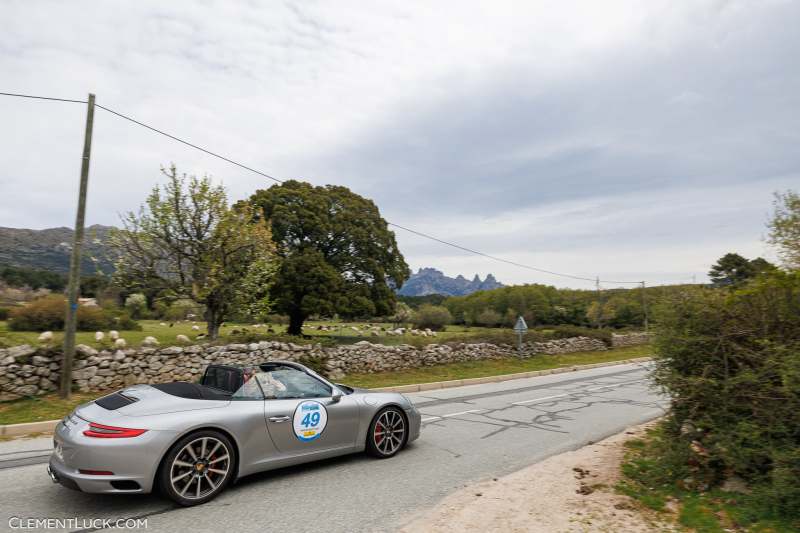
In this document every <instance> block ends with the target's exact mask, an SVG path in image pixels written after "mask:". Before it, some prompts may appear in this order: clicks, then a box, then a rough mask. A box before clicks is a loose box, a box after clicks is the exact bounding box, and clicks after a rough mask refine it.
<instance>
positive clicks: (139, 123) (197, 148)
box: [95, 104, 283, 183]
mask: <svg viewBox="0 0 800 533" xmlns="http://www.w3.org/2000/svg"><path fill="white" fill-rule="evenodd" d="M95 105H97V107H99V108H100V109H104V110H105V111H108V112H109V113H112V114H114V115H117V116H118V117H120V118H124V119H125V120H129V121H131V122H133V123H134V124H138V125H139V126H142V127H143V128H147V129H148V130H151V131H154V132H156V133H160V134H161V135H163V136H164V137H169V138H170V139H172V140H174V141H178V142H179V143H183V144H185V145H186V146H191V147H192V148H194V149H195V150H200V151H201V152H204V153H206V154H208V155H211V156H214V157H216V158H219V159H222V160H223V161H227V162H228V163H230V164H232V165H236V166H237V167H241V168H243V169H245V170H249V171H250V172H255V173H256V174H259V175H261V176H264V177H265V178H269V179H271V180H272V181H274V182H277V183H283V180H279V179H278V178H273V177H272V176H270V175H269V174H266V173H264V172H261V171H260V170H256V169H254V168H252V167H248V166H247V165H243V164H241V163H237V162H236V161H234V160H233V159H228V158H227V157H225V156H224V155H219V154H217V153H214V152H212V151H211V150H206V149H205V148H203V147H201V146H197V145H196V144H192V143H190V142H189V141H184V140H183V139H181V138H179V137H176V136H174V135H170V134H169V133H167V132H165V131H161V130H159V129H157V128H154V127H153V126H149V125H147V124H145V123H144V122H139V121H138V120H136V119H134V118H131V117H129V116H127V115H123V114H122V113H119V112H118V111H114V110H113V109H109V108H107V107H105V106H102V105H100V104H95Z"/></svg>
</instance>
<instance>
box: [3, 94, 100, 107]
mask: <svg viewBox="0 0 800 533" xmlns="http://www.w3.org/2000/svg"><path fill="white" fill-rule="evenodd" d="M0 95H2V96H17V97H19V98H34V99H36V100H53V101H56V102H71V103H73V104H85V103H87V102H86V100H72V99H70V98H55V97H52V96H34V95H32V94H20V93H0Z"/></svg>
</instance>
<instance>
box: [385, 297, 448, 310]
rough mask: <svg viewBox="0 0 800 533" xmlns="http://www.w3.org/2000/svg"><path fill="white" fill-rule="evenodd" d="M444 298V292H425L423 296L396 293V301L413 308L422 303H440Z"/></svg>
mask: <svg viewBox="0 0 800 533" xmlns="http://www.w3.org/2000/svg"><path fill="white" fill-rule="evenodd" d="M446 299H447V296H445V295H444V294H426V295H425V296H403V295H402V294H398V295H397V300H398V301H400V302H403V303H404V304H406V305H407V306H409V307H410V308H411V309H414V310H417V309H419V306H420V305H423V304H430V305H442V303H443V302H444V301H445V300H446Z"/></svg>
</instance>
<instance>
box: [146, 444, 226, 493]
mask: <svg viewBox="0 0 800 533" xmlns="http://www.w3.org/2000/svg"><path fill="white" fill-rule="evenodd" d="M233 454H234V448H233V445H232V444H231V441H230V440H229V439H228V438H227V437H226V436H225V435H223V434H222V433H220V432H218V431H212V430H204V431H197V432H195V433H192V434H190V435H187V436H186V437H184V438H182V439H181V440H179V441H178V442H177V443H175V445H174V446H173V447H172V448H170V450H169V452H167V455H166V457H165V458H164V461H163V462H162V464H161V471H160V474H159V475H160V481H161V487H162V488H163V490H164V492H165V493H166V495H167V496H169V497H170V498H171V499H173V500H174V501H175V502H177V503H179V504H180V505H184V506H187V507H188V506H191V505H199V504H201V503H206V502H207V501H209V500H212V499H213V498H215V497H216V496H217V495H218V494H219V493H220V492H222V490H223V489H224V488H225V486H226V485H227V484H228V483H229V482H230V480H231V478H232V477H233V466H234V464H235V461H234V455H233Z"/></svg>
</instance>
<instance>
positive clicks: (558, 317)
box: [443, 284, 680, 328]
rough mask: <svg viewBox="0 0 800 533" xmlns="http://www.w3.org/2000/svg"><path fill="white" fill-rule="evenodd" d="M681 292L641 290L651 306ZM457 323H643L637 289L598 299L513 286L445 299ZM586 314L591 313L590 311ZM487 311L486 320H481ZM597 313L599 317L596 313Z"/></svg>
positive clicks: (607, 293)
mask: <svg viewBox="0 0 800 533" xmlns="http://www.w3.org/2000/svg"><path fill="white" fill-rule="evenodd" d="M677 290H680V286H672V287H653V288H648V289H646V292H647V299H648V301H649V302H650V303H653V302H656V301H658V300H659V299H661V298H662V297H663V296H664V295H666V294H669V293H670V292H674V291H677ZM443 305H444V306H445V307H447V308H448V309H449V310H450V313H451V314H452V315H453V319H454V321H455V323H457V324H466V325H468V326H469V325H476V324H478V325H481V324H486V325H488V322H487V321H486V320H485V318H486V317H487V316H491V317H494V316H495V315H494V313H497V314H499V315H500V317H501V320H499V321H496V323H495V321H494V320H492V321H491V322H492V323H495V325H497V326H503V327H512V326H513V324H514V322H516V320H517V317H518V316H520V315H521V316H522V317H524V318H525V322H526V323H527V324H528V326H530V327H533V326H536V325H546V324H547V325H558V324H565V325H573V326H591V325H595V326H597V325H598V321H597V319H600V323H601V324H602V325H603V326H606V327H612V328H624V327H641V326H642V325H643V324H644V310H643V308H642V289H638V288H637V289H610V290H605V291H603V292H602V293H601V294H600V295H599V296H598V293H597V291H589V290H575V289H556V288H555V287H551V286H548V285H536V284H533V285H517V286H513V287H502V288H499V289H493V290H489V291H479V292H475V293H472V294H469V295H467V296H452V297H449V298H447V299H445V300H444V304H443ZM590 309H592V310H591V311H590ZM487 310H490V311H493V312H494V313H492V314H491V315H484V316H483V317H482V316H481V315H482V314H483V313H485V312H486V311H487ZM595 313H599V314H595Z"/></svg>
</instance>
